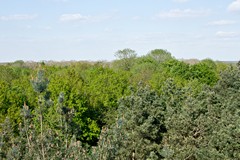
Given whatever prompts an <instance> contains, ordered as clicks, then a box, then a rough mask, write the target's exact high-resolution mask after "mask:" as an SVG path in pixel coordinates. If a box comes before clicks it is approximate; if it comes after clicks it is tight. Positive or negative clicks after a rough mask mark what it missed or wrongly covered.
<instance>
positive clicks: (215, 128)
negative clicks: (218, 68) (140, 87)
mask: <svg viewBox="0 0 240 160" xmlns="http://www.w3.org/2000/svg"><path fill="white" fill-rule="evenodd" d="M239 73H240V72H239V71H237V70H228V71H226V72H224V73H223V74H222V76H221V79H220V81H219V82H218V84H217V85H215V86H214V87H213V88H210V87H204V88H203V89H202V91H201V92H199V93H197V95H196V94H193V93H194V92H193V91H192V88H185V89H181V88H177V87H173V86H174V85H173V84H172V83H170V84H168V85H167V86H169V87H167V88H165V95H164V97H166V105H167V111H166V114H165V116H166V121H165V124H166V127H167V131H168V132H167V133H166V135H165V136H164V141H165V148H167V149H168V150H170V151H172V154H171V155H169V157H168V158H167V159H239V157H240V155H239V153H240V150H239V144H240V139H239V137H238V136H237V135H239V133H240V132H239V131H240V130H239V129H240V128H239V118H240V117H239V116H240V115H239V113H240V112H239V111H240V110H239V95H240V92H239V91H240V90H239V89H240V83H239V82H240V74H239ZM226 97H228V98H226Z"/></svg>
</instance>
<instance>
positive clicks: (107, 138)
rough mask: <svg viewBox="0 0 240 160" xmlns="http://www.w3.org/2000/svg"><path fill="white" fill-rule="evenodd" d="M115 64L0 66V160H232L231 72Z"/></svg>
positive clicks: (140, 60) (175, 63) (168, 61)
mask: <svg viewBox="0 0 240 160" xmlns="http://www.w3.org/2000/svg"><path fill="white" fill-rule="evenodd" d="M116 56H117V57H118V58H119V59H118V60H116V61H113V62H97V63H95V62H71V63H66V62H64V63H48V62H46V63H42V64H41V65H40V68H41V69H36V68H37V66H38V65H39V63H25V62H23V61H16V62H14V63H9V64H7V65H0V70H1V72H0V124H1V125H0V159H84V160H85V159H86V160H87V159H103V160H105V159H149V160H150V159H239V158H240V155H239V153H240V150H239V148H240V146H239V144H240V140H239V135H240V132H239V131H240V129H239V124H240V121H239V119H240V117H239V115H240V114H239V113H240V111H239V108H240V106H239V101H240V99H239V97H240V96H239V95H240V73H239V72H240V70H239V63H238V64H236V65H235V64H234V65H233V64H225V63H222V62H214V61H212V60H210V59H206V60H203V61H200V62H199V63H197V64H194V65H189V64H187V63H185V62H183V61H179V60H177V59H174V58H173V57H172V56H171V54H170V53H169V52H168V51H166V50H161V49H156V50H153V51H150V52H149V53H148V54H147V55H146V56H142V57H136V53H135V51H133V50H131V49H124V50H120V51H118V52H117V53H116ZM38 68H39V67H38ZM30 75H36V77H35V78H32V79H31V80H30V81H29V79H30V77H31V76H30ZM46 77H48V78H46ZM139 82H141V85H138V84H139ZM129 86H132V87H131V89H130V88H129ZM144 86H151V88H152V89H150V88H149V87H144ZM130 90H131V92H130ZM123 97H125V98H123ZM119 99H120V101H119ZM23 104H24V105H23ZM27 104H28V105H29V106H27ZM22 105H23V107H21V106H22ZM99 135H100V137H99Z"/></svg>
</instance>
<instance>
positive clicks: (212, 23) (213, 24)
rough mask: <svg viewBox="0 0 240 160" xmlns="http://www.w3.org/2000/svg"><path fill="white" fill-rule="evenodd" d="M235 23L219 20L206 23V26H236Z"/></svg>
mask: <svg viewBox="0 0 240 160" xmlns="http://www.w3.org/2000/svg"><path fill="white" fill-rule="evenodd" d="M236 23H237V22H236V21H232V20H219V21H213V22H210V23H208V25H211V26H223V25H231V24H236Z"/></svg>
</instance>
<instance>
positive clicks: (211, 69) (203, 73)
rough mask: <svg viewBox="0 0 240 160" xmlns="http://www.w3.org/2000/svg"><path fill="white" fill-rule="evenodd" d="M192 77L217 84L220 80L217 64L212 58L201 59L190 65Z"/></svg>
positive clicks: (210, 83)
mask: <svg viewBox="0 0 240 160" xmlns="http://www.w3.org/2000/svg"><path fill="white" fill-rule="evenodd" d="M190 72H191V73H190V74H191V78H192V79H198V80H199V81H200V82H201V83H205V84H208V85H214V84H216V82H217V80H218V75H217V70H216V65H215V63H214V62H213V61H211V60H205V61H201V62H200V63H197V64H194V65H192V66H191V67H190Z"/></svg>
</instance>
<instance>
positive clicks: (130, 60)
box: [115, 48, 137, 71]
mask: <svg viewBox="0 0 240 160" xmlns="http://www.w3.org/2000/svg"><path fill="white" fill-rule="evenodd" d="M115 56H116V57H117V58H118V59H119V61H116V62H115V63H116V65H117V67H119V68H120V69H123V70H126V71H129V70H130V69H131V67H132V66H133V64H134V59H135V58H136V57H137V54H136V52H135V51H134V50H132V49H129V48H126V49H123V50H118V51H117V52H116V53H115Z"/></svg>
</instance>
